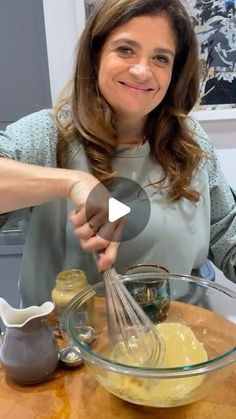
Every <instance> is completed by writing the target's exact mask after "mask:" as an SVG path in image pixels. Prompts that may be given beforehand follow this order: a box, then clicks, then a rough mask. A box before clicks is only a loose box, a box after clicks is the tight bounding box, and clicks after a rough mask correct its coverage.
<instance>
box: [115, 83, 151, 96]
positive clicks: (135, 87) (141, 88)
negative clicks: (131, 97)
mask: <svg viewBox="0 0 236 419" xmlns="http://www.w3.org/2000/svg"><path fill="white" fill-rule="evenodd" d="M119 83H120V84H121V85H123V86H126V87H128V88H129V89H132V90H134V91H137V92H143V93H147V92H153V90H154V89H152V88H151V87H144V86H138V85H134V84H132V83H125V82H123V81H119Z"/></svg>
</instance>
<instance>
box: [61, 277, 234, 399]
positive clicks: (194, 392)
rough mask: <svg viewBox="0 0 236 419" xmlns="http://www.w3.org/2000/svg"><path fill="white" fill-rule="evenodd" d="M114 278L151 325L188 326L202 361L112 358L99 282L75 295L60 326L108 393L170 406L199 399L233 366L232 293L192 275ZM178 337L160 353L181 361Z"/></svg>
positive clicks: (103, 293) (165, 345)
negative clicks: (149, 362)
mask: <svg viewBox="0 0 236 419" xmlns="http://www.w3.org/2000/svg"><path fill="white" fill-rule="evenodd" d="M120 279H121V280H122V281H124V284H125V285H126V286H127V287H128V289H129V290H130V292H131V293H132V295H133V296H134V298H135V299H136V300H137V301H138V302H139V303H140V304H141V306H142V307H143V309H144V310H145V312H146V313H147V314H148V315H150V318H151V319H152V321H153V322H156V323H157V324H159V325H161V326H163V325H164V327H166V324H167V323H170V324H172V325H174V328H175V327H176V330H177V328H178V327H184V326H188V328H190V329H191V331H192V332H193V333H194V335H195V337H196V338H197V340H198V342H200V346H201V347H202V349H203V352H205V353H206V354H207V357H206V359H204V360H203V361H202V362H197V363H196V362H188V356H187V355H186V357H185V358H186V359H185V362H184V363H182V364H181V363H179V364H178V362H177V364H174V366H172V367H170V366H165V365H164V366H163V364H162V363H160V364H159V365H157V366H156V367H155V368H154V367H152V368H145V367H139V366H134V365H130V364H127V363H126V362H125V361H122V362H121V361H120V360H119V359H118V360H117V359H116V360H114V354H113V351H112V348H111V345H110V342H109V338H108V330H107V312H106V310H107V308H106V299H105V288H104V285H103V283H102V282H101V283H98V284H96V285H95V286H93V287H91V286H90V287H87V288H86V289H84V290H83V291H81V292H80V293H79V294H77V296H76V297H74V299H73V300H72V301H71V302H70V303H69V305H68V306H67V308H66V310H65V312H64V317H63V325H62V328H63V329H64V330H66V333H67V334H68V335H69V339H70V340H71V341H72V344H73V347H77V348H78V350H79V351H80V352H81V354H82V358H83V359H84V363H85V365H86V366H87V368H88V371H89V372H90V373H91V374H92V375H94V377H95V378H96V379H97V381H98V382H99V383H100V384H101V385H102V386H103V387H105V388H106V389H107V390H108V391H109V392H111V393H113V394H115V395H116V396H118V397H120V398H122V399H124V400H127V401H129V402H132V403H136V404H140V405H145V406H158V407H172V406H179V405H184V404H188V403H192V402H194V401H197V400H200V399H201V398H204V397H205V396H206V395H207V394H208V393H209V392H210V391H212V390H213V389H214V387H215V386H216V385H217V384H218V383H219V382H221V381H222V380H224V379H225V378H226V377H227V376H228V375H229V374H230V373H231V371H232V369H233V368H235V367H236V365H235V361H236V293H234V292H233V291H231V290H229V289H227V288H225V287H222V286H220V285H217V284H216V283H213V282H210V281H206V280H203V279H201V278H198V277H193V276H187V275H177V274H170V273H167V272H166V273H163V272H162V273H157V272H155V271H153V272H151V271H150V272H146V273H145V272H142V273H130V274H127V275H126V276H122V277H120ZM90 299H94V304H95V314H96V315H95V322H94V324H89V323H88V319H89V316H86V314H85V312H86V307H88V304H87V302H88V300H90ZM181 325H182V326H181ZM87 326H90V327H91V326H92V327H93V328H94V330H95V335H94V339H92V340H90V341H87V340H86V339H84V336H85V334H86V333H85V332H86V327H87ZM158 327H159V326H158ZM81 330H82V331H83V333H81ZM179 337H180V338H182V341H181V339H180V340H178V339H177V340H174V341H172V343H171V345H169V347H167V343H166V342H165V340H164V339H163V340H162V342H163V345H164V350H165V352H166V353H167V351H168V352H169V354H170V355H175V354H179V356H180V358H181V357H182V355H183V353H184V351H186V345H185V343H186V342H184V339H185V337H184V336H182V337H181V334H180V336H179ZM194 344H195V343H192V345H193V346H194ZM181 359H182V358H181Z"/></svg>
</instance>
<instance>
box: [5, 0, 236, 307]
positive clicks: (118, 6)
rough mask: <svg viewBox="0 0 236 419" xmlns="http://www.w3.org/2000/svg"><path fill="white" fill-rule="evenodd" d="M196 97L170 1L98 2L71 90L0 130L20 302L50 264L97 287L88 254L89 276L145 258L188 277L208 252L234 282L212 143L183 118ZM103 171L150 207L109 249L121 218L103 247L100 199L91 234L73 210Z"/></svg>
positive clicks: (231, 207) (36, 291)
mask: <svg viewBox="0 0 236 419" xmlns="http://www.w3.org/2000/svg"><path fill="white" fill-rule="evenodd" d="M197 96H198V57H197V44H196V39H195V36H194V32H193V29H192V25H191V21H190V19H189V17H188V15H187V13H186V11H185V9H184V8H183V6H182V5H181V3H180V1H178V0H146V1H145V2H144V1H143V0H120V1H117V0H106V1H104V2H102V3H101V5H100V6H99V7H98V9H97V10H96V11H95V12H94V14H93V15H92V16H91V17H90V18H89V20H88V22H87V25H86V28H85V30H84V32H83V34H82V37H81V40H80V44H79V49H78V56H77V62H76V68H75V74H74V79H73V86H72V88H71V93H70V94H69V95H68V96H67V97H65V98H64V99H63V100H62V101H61V102H60V103H59V104H58V105H57V107H56V109H55V110H54V111H50V110H43V111H41V112H38V113H35V114H33V115H29V116H27V117H25V118H23V119H21V120H20V121H18V122H16V123H14V124H12V125H10V126H9V127H8V128H7V130H6V132H5V133H2V134H1V135H2V136H1V156H2V158H1V160H0V162H1V182H0V184H1V185H0V186H1V196H2V197H3V196H4V200H1V208H0V209H1V212H2V213H3V215H2V225H4V226H6V225H7V224H9V223H11V222H12V221H13V220H14V221H16V220H26V222H25V223H24V229H25V232H26V240H25V251H24V255H23V263H22V270H21V278H20V292H21V298H22V304H23V305H24V306H27V305H31V304H40V303H41V302H43V301H45V300H47V299H50V293H51V289H52V288H53V286H54V282H55V277H56V274H57V273H58V272H59V271H61V270H62V269H65V268H68V267H70V268H71V267H79V268H81V269H83V270H85V272H86V273H87V276H88V280H89V281H90V282H91V283H92V282H95V281H97V280H98V279H99V277H98V275H97V268H96V266H95V263H94V259H93V256H92V253H94V252H100V259H99V261H98V268H99V270H100V271H102V270H104V269H106V268H108V267H109V266H110V265H112V264H113V263H114V265H115V267H116V269H117V270H118V272H120V273H123V272H124V271H125V270H126V269H127V267H128V266H130V265H132V264H136V263H151V262H152V263H159V264H161V265H164V266H165V267H166V268H167V269H169V270H170V271H172V272H173V271H174V272H179V273H185V274H190V273H191V271H192V269H194V268H198V267H200V266H201V265H202V263H204V261H205V259H206V257H207V256H208V257H209V258H210V259H211V260H212V261H213V262H214V263H215V264H216V265H217V266H218V267H219V268H220V269H221V270H223V272H224V273H225V275H226V276H227V277H228V278H229V279H231V280H232V281H235V280H236V270H235V260H236V245H235V244H236V238H235V237H236V236H235V232H236V209H235V202H234V199H233V196H232V194H231V192H230V189H229V187H228V185H227V184H226V182H225V180H224V178H223V175H222V173H221V170H220V167H219V164H218V161H217V159H216V156H215V153H214V150H213V147H212V144H211V143H210V141H209V140H208V138H207V136H206V134H205V133H204V132H203V131H202V129H201V128H200V126H199V125H198V124H197V122H196V121H194V120H193V119H192V118H190V117H188V116H187V115H188V113H189V111H190V110H191V109H192V107H193V105H194V104H195V102H196V100H197ZM115 174H117V175H118V176H124V177H125V178H128V179H131V180H135V182H137V183H139V184H140V185H141V186H142V187H144V188H145V189H146V190H147V191H148V194H149V199H150V203H151V216H150V220H149V222H148V225H147V226H146V228H145V229H144V230H143V232H142V233H141V234H139V235H138V236H137V237H135V238H133V239H132V240H130V241H127V242H121V243H120V245H119V243H118V242H117V241H114V240H113V235H114V237H115V235H116V232H117V230H118V231H119V230H120V229H121V227H122V223H119V222H118V223H115V224H114V225H113V227H112V231H111V240H105V239H104V238H102V235H101V234H100V232H101V231H103V230H104V229H105V230H106V228H108V229H109V228H110V223H109V222H108V220H107V218H106V217H105V218H104V217H100V215H101V214H103V211H104V208H103V203H102V202H101V201H102V200H101V201H100V202H96V205H97V207H96V214H95V216H94V219H95V221H96V225H95V227H96V231H94V224H92V223H91V222H90V221H91V220H90V219H87V218H86V211H85V206H86V200H87V198H88V196H89V194H90V192H91V191H92V190H93V188H94V187H95V186H96V185H97V184H98V183H99V181H102V182H105V184H106V181H107V180H109V179H111V178H112V177H113V176H115ZM103 188H104V191H105V186H104V187H103ZM67 198H68V199H67ZM29 208H30V209H29ZM137 222H138V220H137ZM125 228H126V227H124V229H125ZM74 233H75V234H74Z"/></svg>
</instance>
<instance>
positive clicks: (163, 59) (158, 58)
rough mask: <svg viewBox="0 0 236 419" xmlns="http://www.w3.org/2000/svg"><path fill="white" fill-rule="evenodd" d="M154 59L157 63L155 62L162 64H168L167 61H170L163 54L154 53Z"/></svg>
mask: <svg viewBox="0 0 236 419" xmlns="http://www.w3.org/2000/svg"><path fill="white" fill-rule="evenodd" d="M154 61H155V62H156V63H157V64H159V65H160V64H162V65H167V64H169V62H170V60H169V58H168V57H166V56H165V55H156V56H155V57H154Z"/></svg>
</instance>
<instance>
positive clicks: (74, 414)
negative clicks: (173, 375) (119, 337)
mask: <svg viewBox="0 0 236 419" xmlns="http://www.w3.org/2000/svg"><path fill="white" fill-rule="evenodd" d="M0 418H1V419H5V418H6V419H36V418H41V419H52V418H53V419H93V418H94V419H115V418H122V419H134V418H135V419H141V418H144V419H149V418H150V419H151V418H152V419H153V418H158V419H164V418H165V419H170V418H171V419H172V418H173V419H186V418H191V419H199V418H201V419H202V418H203V419H222V418H227V419H235V418H236V369H235V371H234V372H233V373H232V375H231V376H230V377H229V378H228V379H226V380H225V381H224V382H223V383H222V384H221V385H219V386H218V387H217V388H216V390H215V391H214V393H211V394H210V395H209V396H208V397H207V398H205V399H204V400H202V401H200V402H197V403H193V404H191V405H186V406H181V407H176V408H166V409H163V408H148V407H142V406H138V405H134V404H131V403H128V402H125V401H123V400H121V399H118V398H117V397H115V396H113V395H112V394H110V393H108V392H107V391H106V390H105V389H103V388H102V387H101V386H100V385H99V384H98V383H97V382H96V380H95V379H94V378H93V377H91V376H90V375H88V374H87V372H86V369H85V367H83V366H82V367H79V368H77V369H74V370H70V369H66V368H63V367H59V368H58V369H57V371H56V372H55V373H54V376H53V377H52V379H51V381H48V382H45V383H42V384H39V385H35V386H22V385H18V384H16V383H15V382H13V381H12V380H10V379H8V378H7V377H6V376H5V374H4V372H3V370H2V368H1V367H0Z"/></svg>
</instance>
